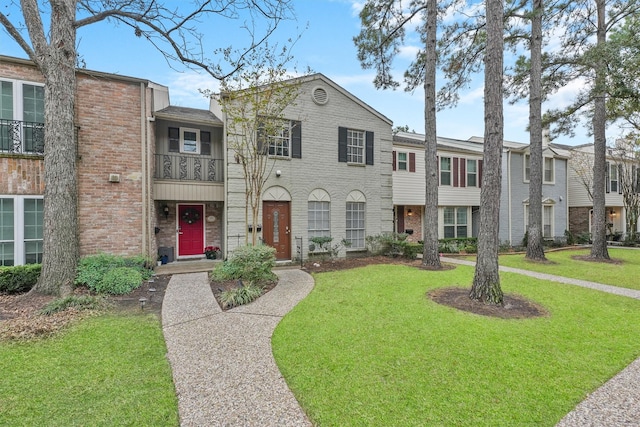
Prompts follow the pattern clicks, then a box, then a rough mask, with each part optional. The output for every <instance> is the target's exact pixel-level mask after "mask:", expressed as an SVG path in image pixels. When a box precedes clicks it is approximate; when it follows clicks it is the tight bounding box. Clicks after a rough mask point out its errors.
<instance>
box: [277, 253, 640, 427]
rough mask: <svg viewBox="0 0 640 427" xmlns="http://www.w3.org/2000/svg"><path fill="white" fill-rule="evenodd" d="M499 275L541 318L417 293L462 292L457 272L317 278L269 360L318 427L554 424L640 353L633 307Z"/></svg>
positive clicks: (282, 327)
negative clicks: (494, 312)
mask: <svg viewBox="0 0 640 427" xmlns="http://www.w3.org/2000/svg"><path fill="white" fill-rule="evenodd" d="M600 268H603V267H600ZM603 269H604V268H603ZM501 277H502V287H503V290H504V291H505V292H507V293H518V294H521V295H524V296H526V297H528V298H530V299H532V300H534V301H536V302H538V303H539V304H541V305H543V306H544V307H545V308H546V309H547V310H548V311H549V316H548V317H542V318H536V319H527V320H502V319H495V318H487V317H482V316H478V315H474V314H470V313H465V312H461V311H458V310H455V309H452V308H449V307H445V306H441V305H438V304H436V303H434V302H432V301H431V300H429V299H428V298H427V297H426V296H425V294H426V293H427V291H429V290H430V289H434V288H438V287H445V286H463V287H470V284H471V281H472V278H473V269H472V268H470V267H465V266H458V267H457V268H456V269H455V270H449V271H440V272H433V271H424V270H419V269H415V268H411V267H405V266H392V265H376V266H369V267H366V268H360V269H354V270H346V271H339V272H332V273H323V274H318V275H316V276H315V279H316V286H315V288H314V290H313V292H312V293H311V294H310V295H309V297H307V298H306V299H305V300H304V301H302V302H301V303H300V304H299V305H298V306H297V307H295V308H294V310H293V311H292V312H291V313H290V314H288V315H287V316H285V318H284V319H283V320H282V322H280V324H279V325H278V327H277V328H276V331H275V333H274V335H273V352H274V355H275V357H276V360H277V363H278V365H279V367H280V369H281V371H282V373H283V375H284V377H285V378H286V380H287V383H288V384H289V385H290V387H291V389H292V390H293V392H294V394H295V395H296V397H297V398H298V400H299V402H300V403H301V405H302V406H303V408H304V410H305V411H306V412H307V414H308V415H309V416H310V418H311V419H312V421H313V422H314V423H316V424H317V425H320V426H356V425H358V426H359V425H377V426H425V425H457V426H462V425H465V426H466V425H468V426H515V425H535V426H545V425H546V426H553V425H554V424H555V423H557V422H558V421H559V420H560V419H561V418H562V417H563V416H564V415H565V414H566V413H568V412H569V411H570V410H571V409H573V408H574V407H575V405H576V404H577V403H579V402H580V401H581V400H582V399H583V398H584V397H585V396H586V395H587V394H588V393H589V392H591V391H593V390H594V389H596V388H597V387H598V386H600V385H601V384H602V383H604V382H605V381H606V380H608V379H609V378H611V377H612V376H613V375H615V374H616V373H617V372H619V371H620V370H621V369H623V368H624V367H625V366H626V365H628V364H629V363H630V362H631V361H633V360H634V359H635V358H636V357H638V356H639V355H640V340H638V339H637V337H638V336H639V335H640V301H638V300H633V299H629V298H624V297H619V296H615V295H609V294H605V293H602V292H597V291H593V290H589V289H583V288H578V287H575V286H567V285H559V284H556V283H550V282H545V281H541V280H536V279H532V278H530V277H525V276H521V275H516V274H502V275H501Z"/></svg>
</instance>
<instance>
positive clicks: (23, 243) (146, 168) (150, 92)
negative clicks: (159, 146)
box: [0, 56, 169, 265]
mask: <svg viewBox="0 0 640 427" xmlns="http://www.w3.org/2000/svg"><path fill="white" fill-rule="evenodd" d="M0 89H1V93H0V174H1V176H2V179H0V265H14V264H24V263H33V262H40V261H41V258H42V233H43V223H42V211H43V203H44V201H43V194H44V185H45V183H44V179H43V171H44V168H45V167H46V164H45V162H44V156H43V150H44V134H45V132H46V129H45V128H44V79H43V77H42V75H41V74H40V73H39V71H38V70H37V69H36V68H35V66H34V65H33V64H32V63H31V62H30V61H28V60H24V59H19V58H11V57H6V56H1V57H0ZM168 103H169V95H168V89H167V88H166V87H164V86H161V85H157V84H154V83H152V82H150V81H148V80H143V79H138V78H133V77H125V76H120V75H114V74H107V73H100V72H94V71H89V70H78V71H77V89H76V107H75V124H76V139H77V147H78V156H77V170H76V171H77V175H78V192H79V197H78V215H79V218H78V220H79V221H78V222H79V230H78V235H79V243H80V254H81V255H87V254H93V253H97V252H110V253H116V254H122V255H134V254H149V255H150V254H152V253H155V239H154V223H155V213H154V207H153V203H152V198H151V196H150V195H151V194H152V181H151V179H150V176H151V175H150V171H151V170H152V166H153V165H152V164H150V163H149V159H150V158H151V155H152V153H153V145H154V139H155V134H154V126H153V123H152V121H150V119H152V117H153V111H154V109H160V108H164V107H165V106H167V105H168Z"/></svg>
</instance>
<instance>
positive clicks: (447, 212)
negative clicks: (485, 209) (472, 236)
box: [443, 207, 468, 239]
mask: <svg viewBox="0 0 640 427" xmlns="http://www.w3.org/2000/svg"><path fill="white" fill-rule="evenodd" d="M443 213H444V221H443V223H444V238H445V239H448V238H454V237H468V235H467V229H468V227H467V224H468V221H467V216H468V209H467V208H466V207H445V208H444V212H443Z"/></svg>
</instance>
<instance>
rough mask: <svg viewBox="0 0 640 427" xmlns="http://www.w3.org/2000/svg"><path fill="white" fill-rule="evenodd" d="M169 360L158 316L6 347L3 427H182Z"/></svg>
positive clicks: (0, 367)
mask: <svg viewBox="0 0 640 427" xmlns="http://www.w3.org/2000/svg"><path fill="white" fill-rule="evenodd" d="M165 355H166V346H165V344H164V339H163V336H162V330H161V328H160V325H159V323H158V319H157V317H155V316H141V315H129V316H123V315H119V316H116V315H103V316H98V317H93V318H89V319H86V320H84V321H82V322H80V323H79V324H77V325H75V326H74V327H72V328H71V329H70V330H68V331H66V332H64V333H61V334H60V335H58V336H57V337H55V338H51V339H46V340H38V341H30V342H19V343H6V342H5V343H0V372H2V381H0V425H33V426H35V425H38V426H86V425H91V426H121V425H139V426H177V425H178V409H177V399H176V396H175V389H174V387H173V382H172V378H171V370H170V367H169V364H168V362H167V360H166V358H165Z"/></svg>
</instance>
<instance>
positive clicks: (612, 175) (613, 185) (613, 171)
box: [607, 164, 620, 193]
mask: <svg viewBox="0 0 640 427" xmlns="http://www.w3.org/2000/svg"><path fill="white" fill-rule="evenodd" d="M607 166H608V169H609V191H611V192H612V193H617V192H618V190H619V184H620V183H619V181H618V166H617V165H615V164H613V165H609V164H607Z"/></svg>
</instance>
